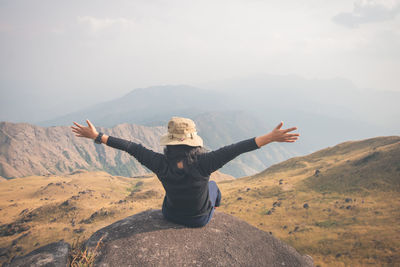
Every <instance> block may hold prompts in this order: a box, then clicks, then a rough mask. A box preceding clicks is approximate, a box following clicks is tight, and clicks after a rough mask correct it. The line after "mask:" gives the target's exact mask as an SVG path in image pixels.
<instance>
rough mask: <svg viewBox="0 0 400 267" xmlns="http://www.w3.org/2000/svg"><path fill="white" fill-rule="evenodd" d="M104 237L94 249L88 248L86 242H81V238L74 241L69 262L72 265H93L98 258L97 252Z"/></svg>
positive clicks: (83, 266) (81, 266) (73, 266)
mask: <svg viewBox="0 0 400 267" xmlns="http://www.w3.org/2000/svg"><path fill="white" fill-rule="evenodd" d="M102 240H103V237H102V238H100V240H99V241H98V242H97V245H96V247H95V248H94V249H93V250H88V249H87V248H86V247H85V246H84V243H85V242H79V238H78V239H76V241H74V242H73V243H72V247H71V252H70V255H69V262H70V266H71V267H92V266H94V262H95V259H96V253H97V251H98V250H99V249H100V248H101V244H102V243H101V241H102Z"/></svg>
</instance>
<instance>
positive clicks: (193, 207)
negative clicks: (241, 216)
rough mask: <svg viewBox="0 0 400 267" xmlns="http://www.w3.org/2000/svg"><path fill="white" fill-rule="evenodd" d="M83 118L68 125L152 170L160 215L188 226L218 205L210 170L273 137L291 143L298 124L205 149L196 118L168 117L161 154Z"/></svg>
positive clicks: (205, 219) (207, 218) (199, 223)
mask: <svg viewBox="0 0 400 267" xmlns="http://www.w3.org/2000/svg"><path fill="white" fill-rule="evenodd" d="M87 123H88V125H89V127H84V126H82V125H80V124H78V123H75V122H74V124H75V125H76V126H77V127H74V126H71V127H72V129H73V131H74V132H75V133H77V136H79V137H86V138H91V139H95V143H98V144H101V143H104V144H107V145H108V146H110V147H113V148H116V149H120V150H124V151H126V152H128V153H129V154H131V155H132V156H134V157H135V158H136V159H137V160H138V161H139V162H140V163H141V164H143V165H144V166H146V167H147V168H148V169H150V170H151V171H153V172H154V173H155V174H156V175H157V177H158V178H159V180H160V181H161V183H162V184H163V187H164V189H165V192H166V194H165V197H164V202H163V206H162V212H163V215H164V217H165V218H166V219H168V220H170V221H173V222H176V223H179V224H183V225H186V226H191V227H199V226H204V225H206V224H207V223H208V222H209V221H210V220H211V218H212V216H213V212H214V208H215V207H217V206H219V204H220V201H221V192H220V190H219V188H218V186H217V185H216V183H215V182H214V181H209V179H210V175H211V173H212V172H214V171H216V170H218V169H219V168H221V167H222V166H223V165H225V164H226V163H228V162H229V161H231V160H232V159H234V158H235V157H237V156H239V155H240V154H243V153H245V152H249V151H252V150H255V149H258V148H260V147H262V146H264V145H266V144H268V143H271V142H290V143H291V142H295V141H296V140H297V138H298V136H299V134H289V133H288V132H290V131H293V130H296V129H297V128H296V127H293V128H290V129H286V130H281V127H282V125H283V123H282V122H281V123H280V124H279V125H278V126H277V127H276V128H275V129H274V130H273V131H272V132H270V133H268V134H265V135H263V136H259V137H256V138H250V139H247V140H243V141H241V142H237V143H235V144H231V145H228V146H224V147H222V148H220V149H217V150H215V151H211V152H207V151H205V150H204V148H203V140H202V139H201V137H200V136H198V135H197V131H196V126H195V123H194V122H193V121H192V120H190V119H186V118H179V117H173V118H172V119H171V120H170V121H169V122H168V133H167V134H165V135H163V136H162V137H161V138H160V145H162V146H166V149H165V151H164V154H161V153H156V152H154V151H152V150H150V149H147V148H145V147H143V146H142V145H141V144H137V143H134V142H131V141H127V140H124V139H120V138H116V137H112V136H106V135H104V134H103V133H98V132H97V131H96V129H95V127H94V126H93V125H92V124H91V123H90V121H89V120H87Z"/></svg>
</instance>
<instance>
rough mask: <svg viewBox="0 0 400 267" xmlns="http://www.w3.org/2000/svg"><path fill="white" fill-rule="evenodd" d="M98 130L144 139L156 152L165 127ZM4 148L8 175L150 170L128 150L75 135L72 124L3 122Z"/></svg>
mask: <svg viewBox="0 0 400 267" xmlns="http://www.w3.org/2000/svg"><path fill="white" fill-rule="evenodd" d="M98 130H99V131H103V132H105V133H106V134H108V135H113V136H116V137H120V138H124V139H127V140H131V141H136V142H140V143H142V144H143V145H144V146H146V147H148V148H150V149H153V150H154V151H161V147H160V146H159V145H158V144H159V143H158V140H159V137H160V135H161V134H163V133H164V132H165V129H164V128H163V127H146V126H138V125H131V124H121V125H118V126H116V127H114V128H110V129H106V128H101V127H99V128H98ZM0 148H1V149H0V175H1V176H3V177H5V178H14V177H23V176H28V175H50V174H58V175H60V174H67V173H70V172H73V171H76V170H78V169H85V170H91V171H95V170H105V171H107V172H109V173H110V174H114V175H123V176H128V177H129V176H134V175H140V174H145V173H148V170H146V169H145V168H144V167H143V166H142V165H141V164H140V163H138V162H137V161H136V160H135V159H134V158H133V157H132V156H130V155H129V154H128V153H126V152H123V151H121V150H117V149H113V148H111V147H107V146H106V145H95V144H94V143H93V141H91V140H89V139H86V138H85V139H84V138H79V137H75V135H74V133H73V132H72V131H71V129H70V128H69V126H55V127H49V128H44V127H40V126H35V125H30V124H27V123H9V122H0Z"/></svg>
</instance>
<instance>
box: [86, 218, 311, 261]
mask: <svg viewBox="0 0 400 267" xmlns="http://www.w3.org/2000/svg"><path fill="white" fill-rule="evenodd" d="M98 244H99V246H98ZM85 245H86V247H87V248H88V250H89V251H92V252H94V253H95V255H96V256H95V257H96V258H95V266H313V260H312V258H311V257H310V256H302V255H300V254H299V253H298V252H297V251H296V250H295V249H294V248H292V247H290V246H288V245H287V244H285V243H283V242H282V241H280V240H278V239H277V238H275V237H273V236H272V235H271V234H269V233H266V232H264V231H261V230H259V229H257V228H255V227H253V226H251V225H249V224H248V223H246V222H245V221H242V220H240V219H237V218H235V217H233V216H231V215H228V214H225V213H221V212H215V214H214V218H213V219H212V220H211V222H210V223H209V224H207V225H206V226H205V227H201V228H188V227H184V226H181V225H178V224H174V223H171V222H168V221H166V220H165V219H164V217H163V216H162V213H161V211H160V210H148V211H145V212H142V213H139V214H136V215H133V216H130V217H127V218H125V219H123V220H120V221H117V222H115V223H113V224H111V225H109V226H107V227H105V228H102V229H100V230H98V231H97V232H95V233H94V234H93V235H92V236H91V237H90V238H89V239H88V240H87V241H86V244H85ZM96 247H97V250H96Z"/></svg>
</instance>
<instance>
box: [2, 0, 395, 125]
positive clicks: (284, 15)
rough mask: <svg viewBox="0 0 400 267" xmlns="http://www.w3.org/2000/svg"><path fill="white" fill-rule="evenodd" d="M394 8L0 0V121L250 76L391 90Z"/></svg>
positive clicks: (374, 4) (364, 0)
mask: <svg viewBox="0 0 400 267" xmlns="http://www.w3.org/2000/svg"><path fill="white" fill-rule="evenodd" d="M399 13H400V0H356V1H354V0H353V1H352V0H335V1H327V0H286V1H278V0H276V1H266V0H265V1H262V0H229V1H228V0H218V1H215V0H213V1H209V0H201V1H190V0H115V1H103V0H88V1H73V0H72V1H56V0H51V1H44V0H43V1H41V0H36V1H33V0H21V1H16V0H0V90H1V91H0V120H7V121H15V122H17V121H27V120H31V121H34V120H39V119H43V118H45V117H48V118H51V117H53V116H55V115H59V114H65V113H68V112H72V111H75V110H77V109H80V108H83V107H87V106H89V105H91V104H94V103H98V102H99V101H106V100H110V99H113V98H117V97H120V96H122V95H123V94H125V93H127V92H129V91H131V90H133V89H135V88H142V87H148V86H154V85H166V84H188V85H197V84H202V83H204V82H208V81H215V80H224V79H232V78H240V77H245V76H251V75H253V74H260V73H265V74H272V75H288V74H294V75H298V76H300V77H304V78H307V79H332V78H336V77H340V78H344V79H348V80H350V81H352V82H353V83H354V84H355V85H356V86H357V87H359V88H369V89H374V90H391V91H400V86H399V84H400V15H399Z"/></svg>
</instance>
